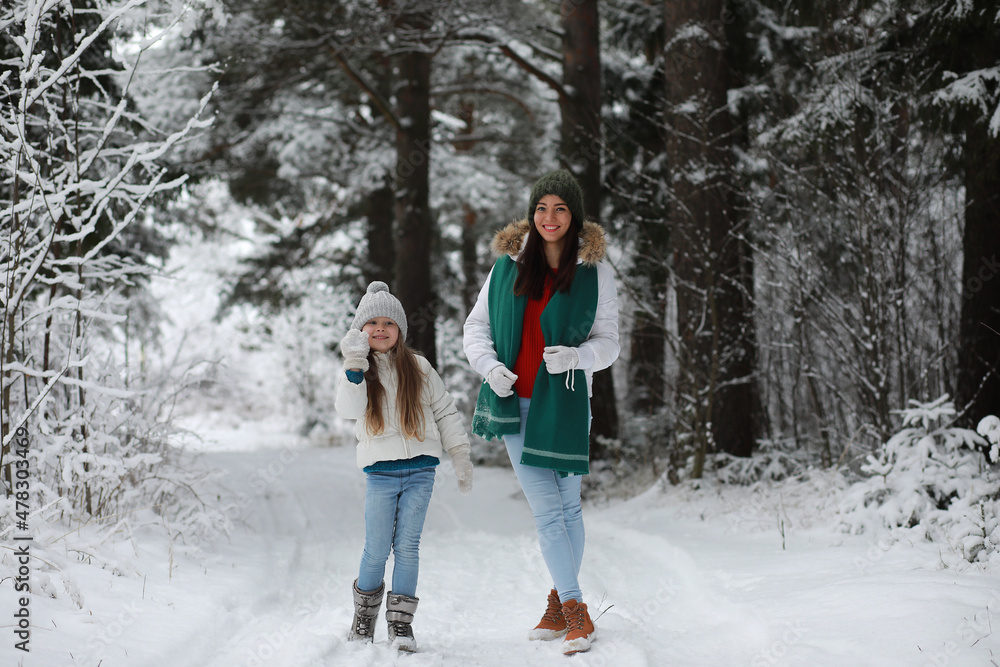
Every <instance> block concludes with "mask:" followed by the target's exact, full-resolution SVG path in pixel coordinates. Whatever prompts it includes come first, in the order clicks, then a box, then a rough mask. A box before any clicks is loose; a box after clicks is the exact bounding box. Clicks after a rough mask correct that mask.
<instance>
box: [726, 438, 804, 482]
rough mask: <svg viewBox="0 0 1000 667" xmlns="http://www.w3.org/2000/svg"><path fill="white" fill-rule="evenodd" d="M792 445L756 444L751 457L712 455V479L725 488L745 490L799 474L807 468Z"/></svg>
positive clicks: (777, 443)
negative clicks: (727, 485)
mask: <svg viewBox="0 0 1000 667" xmlns="http://www.w3.org/2000/svg"><path fill="white" fill-rule="evenodd" d="M793 444H794V443H785V444H782V443H781V442H776V441H773V440H765V441H762V442H760V443H758V449H757V451H756V452H754V454H753V456H732V455H730V454H725V453H718V454H715V455H713V456H712V457H711V458H712V463H711V466H712V468H713V469H714V471H715V476H716V478H718V480H719V481H720V482H723V483H725V484H738V485H741V486H749V485H751V484H755V483H757V482H761V481H771V482H777V481H781V480H783V479H787V478H789V477H792V476H794V475H797V474H799V473H801V472H802V471H803V470H805V469H806V468H807V467H808V464H807V462H806V461H805V460H804V458H803V457H802V455H801V453H800V452H796V450H795V449H794V447H792V446H790V445H793Z"/></svg>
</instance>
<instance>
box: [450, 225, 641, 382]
mask: <svg viewBox="0 0 1000 667" xmlns="http://www.w3.org/2000/svg"><path fill="white" fill-rule="evenodd" d="M527 226H528V221H527V220H522V221H520V222H514V223H511V224H510V225H507V227H505V228H504V229H502V230H500V231H499V232H498V233H497V235H496V237H495V238H494V239H493V250H494V253H495V254H497V255H500V254H508V255H510V256H511V258H513V259H517V257H518V256H519V255H520V253H521V250H522V248H523V246H524V239H525V238H526V236H527V233H528V227H527ZM605 247H606V246H605V241H604V231H603V230H602V229H601V227H600V226H599V225H597V224H596V223H593V222H587V223H584V227H583V230H582V231H581V232H580V251H579V253H578V255H577V260H576V261H577V264H587V265H589V266H596V267H597V315H596V317H595V318H594V324H593V326H592V327H591V328H590V333H589V334H588V336H587V340H585V341H584V342H583V343H582V344H581V345H580V348H579V349H580V351H579V355H580V359H581V361H582V360H584V359H585V358H586V357H588V356H591V355H592V356H593V359H594V363H593V365H592V366H591V367H590V368H587V369H585V371H584V373H585V374H586V376H587V394H588V395H589V396H593V395H594V373H595V372H597V371H599V370H603V369H605V368H607V367H608V366H610V365H611V364H612V363H614V361H615V359H617V358H618V355H619V353H620V352H621V346H620V345H619V343H618V290H617V288H616V287H615V278H614V273H613V272H612V271H611V267H609V266H608V265H607V264H605V263H604V262H602V261H601V260H603V259H604V252H605ZM492 277H493V270H492V269H491V270H490V274H489V276H487V278H486V282H485V284H484V285H483V288H482V289H481V290H480V291H479V298H478V299H477V300H476V305H475V306H473V307H472V311H471V312H470V313H469V317H468V318H467V319H466V320H465V336H464V341H463V343H464V347H465V356H466V357H468V359H469V363H470V364H472V368H473V369H474V370H475V371H476V372H477V373H479V374H480V375H482V376H483V377H484V378H485V377H486V376H487V374H489V372H490V371H491V370H493V369H494V368H496V367H497V366H499V365H501V364H500V360H499V359H497V352H496V347H495V346H494V345H493V334H492V333H491V331H490V309H489V295H490V280H491V279H492Z"/></svg>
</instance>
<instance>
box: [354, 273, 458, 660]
mask: <svg viewBox="0 0 1000 667" xmlns="http://www.w3.org/2000/svg"><path fill="white" fill-rule="evenodd" d="M340 351H341V354H342V355H343V357H344V369H345V375H344V377H342V378H341V380H340V387H339V389H338V391H337V400H336V408H337V412H338V413H339V414H340V415H341V416H343V417H346V418H348V419H356V420H357V427H356V433H357V437H358V467H360V468H362V469H364V471H365V473H367V479H366V484H365V550H364V554H363V555H362V557H361V570H360V574H359V575H358V578H357V579H356V580H355V582H354V622H353V624H352V626H351V632H350V635H349V639H350V640H362V641H368V642H370V641H372V640H373V639H374V636H375V628H374V625H373V622H374V620H375V617H376V616H378V611H379V607H380V606H381V604H382V594H383V592H384V591H385V584H384V582H383V576H384V575H385V565H386V561H387V560H388V558H389V551H390V550H391V551H392V552H393V563H394V564H393V569H392V590H391V591H390V592H389V594H388V596H387V598H386V614H385V617H386V620H387V621H388V623H389V642H390V643H391V644H392V645H393V646H395V647H396V648H398V649H399V650H401V651H415V650H416V647H417V643H416V640H415V639H414V636H413V628H412V627H411V625H410V624H411V622H412V621H413V614H414V612H415V611H416V609H417V602H418V598H417V597H416V590H417V571H418V559H419V554H418V550H419V547H420V534H421V532H422V531H423V527H424V517H425V516H426V515H427V506H428V504H429V503H430V499H431V491H432V490H433V487H434V471H435V466H437V465H438V463H440V458H441V454H442V451H447V452H448V455H449V456H450V457H451V461H452V464H453V465H454V468H455V475H456V476H457V477H458V486H459V489H460V490H461V491H462V493H463V494H467V493H469V491H471V489H472V462H471V461H470V459H469V450H470V446H469V436H468V433H467V432H466V430H465V426H464V425H463V424H462V420H461V417H459V414H458V411H457V409H456V408H455V401H454V399H453V398H452V396H451V394H449V393H448V391H447V390H446V389H445V387H444V383H443V382H442V381H441V377H440V376H439V375H438V374H437V372H436V371H435V370H434V369H433V368H432V367H431V365H430V363H429V362H428V361H427V359H426V358H424V357H423V356H421V355H418V354H416V353H415V352H414V351H413V350H412V349H410V347H409V346H407V344H406V314H405V313H404V312H403V306H402V305H401V304H400V303H399V300H398V299H396V297H394V296H393V295H392V294H390V293H389V288H388V286H386V284H385V283H383V282H378V281H376V282H373V283H372V284H370V285H369V286H368V292H367V293H366V294H365V295H364V296H363V297H362V298H361V303H360V304H358V309H357V314H356V315H355V317H354V322H353V323H352V324H351V328H350V330H349V331H348V332H347V335H345V336H344V339H343V340H342V341H341V343H340Z"/></svg>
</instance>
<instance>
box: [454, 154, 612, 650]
mask: <svg viewBox="0 0 1000 667" xmlns="http://www.w3.org/2000/svg"><path fill="white" fill-rule="evenodd" d="M493 251H494V253H495V254H497V255H498V256H499V259H498V260H497V262H496V264H495V265H494V266H493V269H492V270H491V271H490V275H489V277H488V278H487V279H486V284H485V285H484V286H483V288H482V290H481V291H480V293H479V299H478V300H477V302H476V305H475V306H474V307H473V309H472V312H471V313H470V314H469V317H468V319H467V320H466V322H465V340H464V344H465V353H466V356H468V358H469V363H470V364H472V367H473V369H475V371H476V372H477V373H479V374H480V375H482V376H483V377H484V378H485V382H484V384H483V386H482V388H481V389H480V392H479V399H478V401H477V404H476V413H475V415H474V417H473V421H472V430H473V432H474V433H476V434H477V435H480V436H482V437H484V438H486V439H487V440H491V439H493V438H495V437H500V436H502V437H503V439H504V443H505V444H506V446H507V454H508V456H509V457H510V462H511V464H512V465H513V466H514V472H515V473H516V474H517V479H518V481H519V482H520V484H521V489H522V490H523V491H524V495H525V497H527V499H528V504H529V505H530V506H531V511H532V514H534V517H535V525H536V527H537V529H538V540H539V546H540V547H541V551H542V556H543V557H544V559H545V564H546V566H547V567H548V570H549V574H550V575H551V576H552V581H553V586H552V590H551V591H550V592H549V597H548V606H547V608H546V611H545V613H544V615H543V616H542V620H541V621H540V622H539V624H538V625H537V626H536V627H535V629H534V630H532V631H531V633H530V634H529V638H530V639H556V638H558V637H562V636H564V635H565V640H564V648H563V652H564V653H566V654H572V653H577V652H580V651H586V650H588V649H589V648H590V643H591V641H593V640H594V639H595V631H594V624H593V622H592V621H591V619H590V615H589V613H588V611H587V605H586V604H585V603H584V601H583V594H582V592H581V591H580V584H579V581H578V578H579V574H580V564H581V562H582V560H583V545H584V528H583V512H582V509H581V506H580V481H581V478H580V475H583V474H587V473H588V472H589V465H588V461H589V449H590V394H591V393H592V386H593V374H594V372H595V371H599V370H601V369H603V368H607V367H608V366H610V365H611V364H612V362H614V360H615V359H617V358H618V353H619V351H620V347H619V344H618V296H617V292H616V289H615V283H614V277H613V275H612V272H611V269H610V268H609V267H608V266H607V265H606V264H604V263H603V262H602V261H601V260H603V258H604V252H605V241H604V232H603V230H602V229H601V227H600V226H598V225H597V224H595V223H593V222H587V221H585V219H584V209H583V191H582V190H581V189H580V185H579V184H578V183H577V182H576V179H575V178H573V176H572V175H571V174H570V173H569V172H567V171H563V170H557V171H553V172H550V173H548V174H546V175H545V176H543V177H542V178H540V179H539V180H538V182H537V183H535V185H534V187H532V189H531V196H530V199H529V206H528V219H527V220H522V221H520V222H515V223H512V224H510V225H508V226H507V227H506V228H504V229H503V230H501V231H500V232H499V233H498V234H497V235H496V237H495V238H494V240H493ZM584 388H586V392H584Z"/></svg>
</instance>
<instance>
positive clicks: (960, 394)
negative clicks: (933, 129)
mask: <svg viewBox="0 0 1000 667" xmlns="http://www.w3.org/2000/svg"><path fill="white" fill-rule="evenodd" d="M964 158H965V198H966V204H965V233H964V236H963V238H962V247H963V251H964V258H963V260H962V312H961V316H960V320H959V333H958V383H957V386H956V394H957V396H956V398H957V400H958V407H959V410H961V411H962V417H963V422H964V423H965V424H966V425H969V426H973V427H974V426H975V425H976V423H978V421H979V420H980V419H982V418H983V417H985V416H987V415H997V414H1000V139H997V138H995V137H991V136H989V133H988V130H987V127H986V124H985V123H984V122H972V123H969V125H968V126H967V128H966V135H965V156H964Z"/></svg>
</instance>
